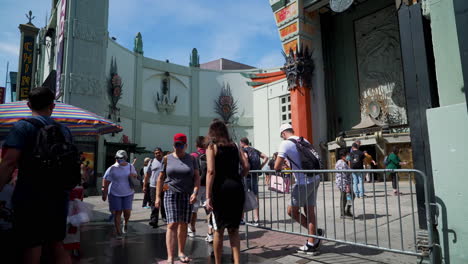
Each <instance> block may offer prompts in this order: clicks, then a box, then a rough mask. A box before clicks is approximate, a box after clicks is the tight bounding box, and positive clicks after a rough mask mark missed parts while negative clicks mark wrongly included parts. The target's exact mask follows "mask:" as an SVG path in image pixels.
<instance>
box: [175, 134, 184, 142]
mask: <svg viewBox="0 0 468 264" xmlns="http://www.w3.org/2000/svg"><path fill="white" fill-rule="evenodd" d="M179 142H180V143H184V144H187V136H186V135H185V134H183V133H177V134H175V135H174V143H179Z"/></svg>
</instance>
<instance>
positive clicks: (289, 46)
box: [283, 39, 297, 55]
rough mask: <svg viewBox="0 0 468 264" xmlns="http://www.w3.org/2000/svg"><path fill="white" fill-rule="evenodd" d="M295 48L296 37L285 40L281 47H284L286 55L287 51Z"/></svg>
mask: <svg viewBox="0 0 468 264" xmlns="http://www.w3.org/2000/svg"><path fill="white" fill-rule="evenodd" d="M296 48H297V39H295V40H292V41H290V42H287V43H285V44H283V49H284V53H286V54H287V55H289V51H290V50H291V49H292V50H293V51H294V52H296Z"/></svg>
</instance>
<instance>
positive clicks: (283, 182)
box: [270, 175, 291, 193]
mask: <svg viewBox="0 0 468 264" xmlns="http://www.w3.org/2000/svg"><path fill="white" fill-rule="evenodd" d="M290 186H291V181H290V179H289V177H284V178H283V177H281V176H276V175H272V176H271V178H270V190H272V191H275V192H279V193H289V190H290Z"/></svg>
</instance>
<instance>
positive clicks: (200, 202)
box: [192, 186, 206, 213]
mask: <svg viewBox="0 0 468 264" xmlns="http://www.w3.org/2000/svg"><path fill="white" fill-rule="evenodd" d="M205 201H206V186H200V189H198V195H197V201H196V202H195V203H194V204H193V210H192V213H196V212H198V209H199V208H202V207H203V206H205Z"/></svg>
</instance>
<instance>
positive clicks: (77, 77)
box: [62, 73, 105, 96]
mask: <svg viewBox="0 0 468 264" xmlns="http://www.w3.org/2000/svg"><path fill="white" fill-rule="evenodd" d="M62 76H63V75H62ZM103 86H105V84H104V81H102V80H98V79H95V78H93V77H90V76H89V75H84V74H77V73H70V91H71V92H72V93H73V94H79V95H87V96H100V95H101V94H102V87H103Z"/></svg>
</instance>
